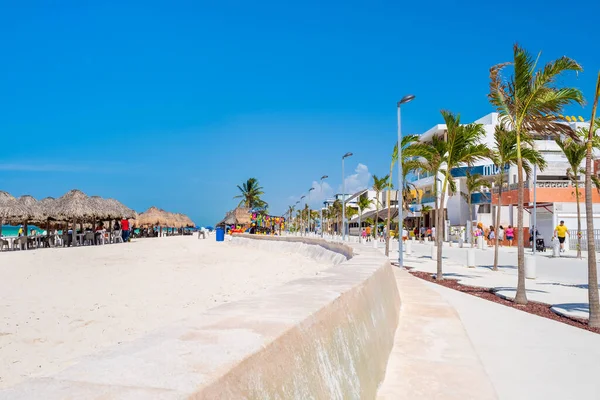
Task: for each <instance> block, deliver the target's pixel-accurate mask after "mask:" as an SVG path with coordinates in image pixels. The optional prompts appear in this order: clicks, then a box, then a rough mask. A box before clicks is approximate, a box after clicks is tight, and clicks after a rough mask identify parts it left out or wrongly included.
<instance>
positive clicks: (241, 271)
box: [0, 236, 329, 388]
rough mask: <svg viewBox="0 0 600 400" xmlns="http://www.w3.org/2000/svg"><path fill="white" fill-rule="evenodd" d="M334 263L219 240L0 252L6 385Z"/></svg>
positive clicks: (0, 370)
mask: <svg viewBox="0 0 600 400" xmlns="http://www.w3.org/2000/svg"><path fill="white" fill-rule="evenodd" d="M328 267H329V265H328V264H325V263H317V262H316V261H314V260H311V259H308V258H304V257H303V256H300V255H298V254H286V255H282V254H270V253H267V252H265V251H261V250H257V249H251V248H248V247H239V246H235V245H232V244H230V243H227V242H225V243H217V242H215V239H214V236H212V237H211V238H210V239H207V240H198V239H197V238H196V237H189V236H187V237H169V238H161V239H141V240H136V241H135V242H132V243H128V244H116V245H107V246H87V247H79V248H69V249H63V248H59V249H43V250H30V251H15V252H3V253H0V299H1V301H0V388H4V387H9V386H12V385H14V384H17V383H19V382H21V381H23V380H25V379H27V378H28V377H33V376H40V375H47V374H51V373H55V372H57V371H60V370H62V369H64V368H66V367H68V366H70V365H73V364H74V363H76V362H77V359H78V358H79V357H81V356H84V355H88V354H92V353H94V352H96V351H99V350H100V349H103V348H106V347H107V346H115V345H119V344H120V343H122V342H127V341H131V340H133V339H136V338H138V337H140V336H142V335H144V334H145V333H148V332H149V331H152V330H154V329H156V328H159V327H162V326H165V325H167V324H170V323H173V322H175V321H177V320H181V319H184V318H186V316H189V315H193V314H198V313H201V312H203V311H205V310H207V309H209V308H212V307H214V306H217V305H219V304H222V303H225V302H229V301H235V300H238V299H241V298H243V297H246V296H249V295H252V294H256V293H259V292H261V291H263V290H265V289H267V288H269V287H273V286H277V285H280V284H282V283H284V282H287V281H290V280H293V279H296V278H298V277H302V276H307V275H314V274H315V273H317V272H318V271H321V270H324V269H327V268H328Z"/></svg>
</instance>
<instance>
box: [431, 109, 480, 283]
mask: <svg viewBox="0 0 600 400" xmlns="http://www.w3.org/2000/svg"><path fill="white" fill-rule="evenodd" d="M442 116H443V117H444V121H445V123H446V140H445V141H444V143H445V150H446V151H445V152H444V156H443V158H442V162H443V164H444V168H445V169H443V170H441V171H440V172H441V173H442V175H443V181H442V192H441V194H440V202H439V205H438V209H439V212H438V213H436V218H437V224H436V225H437V227H436V229H437V232H436V235H435V241H436V243H437V246H438V248H437V276H436V279H438V280H441V279H443V273H442V241H443V238H444V211H443V210H444V202H445V200H446V191H447V190H448V191H449V192H450V193H456V182H455V181H454V178H453V177H452V169H453V168H456V167H458V166H460V165H464V164H467V165H471V164H473V163H474V162H475V161H478V160H480V159H482V158H485V157H487V156H489V149H488V148H487V146H486V145H485V144H483V143H478V142H479V141H480V140H481V138H483V137H484V136H485V130H484V129H483V126H482V125H480V124H469V125H460V116H459V115H454V114H452V113H450V112H448V111H442Z"/></svg>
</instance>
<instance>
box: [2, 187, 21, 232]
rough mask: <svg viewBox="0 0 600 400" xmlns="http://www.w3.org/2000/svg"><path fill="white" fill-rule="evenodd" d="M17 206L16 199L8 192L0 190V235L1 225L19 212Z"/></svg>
mask: <svg viewBox="0 0 600 400" xmlns="http://www.w3.org/2000/svg"><path fill="white" fill-rule="evenodd" d="M19 208H20V206H19V205H18V204H17V199H15V198H14V197H13V196H11V195H10V193H8V192H3V191H0V236H1V235H2V225H4V223H5V222H8V221H9V219H11V218H12V217H13V215H14V214H15V213H17V214H20V213H21V210H19Z"/></svg>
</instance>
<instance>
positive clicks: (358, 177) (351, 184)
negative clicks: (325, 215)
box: [339, 163, 371, 194]
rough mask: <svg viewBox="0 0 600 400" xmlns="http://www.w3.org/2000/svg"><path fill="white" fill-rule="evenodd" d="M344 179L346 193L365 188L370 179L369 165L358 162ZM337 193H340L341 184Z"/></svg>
mask: <svg viewBox="0 0 600 400" xmlns="http://www.w3.org/2000/svg"><path fill="white" fill-rule="evenodd" d="M345 181H346V193H348V194H353V193H356V192H358V191H361V190H365V189H367V188H368V187H369V184H370V181H371V173H370V172H369V167H367V166H366V165H364V164H360V163H359V164H358V165H357V166H356V169H355V170H354V174H352V175H349V176H347V177H346V179H345ZM339 193H342V185H340V187H339Z"/></svg>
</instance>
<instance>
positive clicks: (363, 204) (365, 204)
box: [357, 191, 373, 241]
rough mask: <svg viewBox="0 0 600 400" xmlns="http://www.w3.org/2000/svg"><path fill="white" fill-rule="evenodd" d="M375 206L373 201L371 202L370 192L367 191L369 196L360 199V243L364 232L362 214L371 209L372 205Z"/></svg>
mask: <svg viewBox="0 0 600 400" xmlns="http://www.w3.org/2000/svg"><path fill="white" fill-rule="evenodd" d="M372 204H373V200H371V199H370V198H369V192H368V191H367V196H365V197H362V196H361V197H359V199H358V203H357V205H358V237H359V241H361V240H362V236H361V232H362V214H363V212H364V211H365V210H366V209H367V208H369V207H371V205H372Z"/></svg>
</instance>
